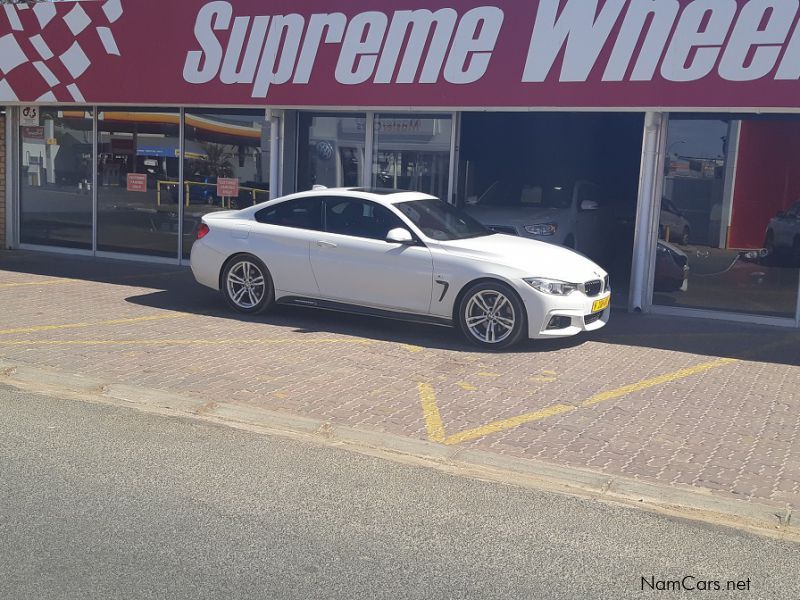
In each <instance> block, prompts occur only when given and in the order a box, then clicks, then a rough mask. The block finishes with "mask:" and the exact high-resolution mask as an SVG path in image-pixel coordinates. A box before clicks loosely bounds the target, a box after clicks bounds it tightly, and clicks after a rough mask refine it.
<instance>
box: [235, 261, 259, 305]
mask: <svg viewBox="0 0 800 600" xmlns="http://www.w3.org/2000/svg"><path fill="white" fill-rule="evenodd" d="M225 283H226V286H227V289H228V297H229V298H230V299H231V302H233V303H234V304H235V305H236V306H238V307H239V308H243V309H251V308H255V307H256V306H258V304H259V303H260V302H261V301H262V300H263V299H264V294H266V292H267V285H266V280H265V279H264V273H262V272H261V269H260V268H259V267H258V265H256V264H255V263H253V262H250V261H249V260H240V261H239V262H237V263H236V264H235V265H233V267H231V269H230V270H229V271H228V277H227V278H226V282H225Z"/></svg>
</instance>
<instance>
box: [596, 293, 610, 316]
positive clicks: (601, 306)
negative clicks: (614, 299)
mask: <svg viewBox="0 0 800 600" xmlns="http://www.w3.org/2000/svg"><path fill="white" fill-rule="evenodd" d="M609 304H611V296H608V297H607V298H603V299H602V300H597V301H596V302H595V303H594V304H592V312H593V313H596V312H600V311H601V310H605V309H607V308H608V305H609Z"/></svg>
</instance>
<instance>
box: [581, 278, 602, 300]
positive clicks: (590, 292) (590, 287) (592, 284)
mask: <svg viewBox="0 0 800 600" xmlns="http://www.w3.org/2000/svg"><path fill="white" fill-rule="evenodd" d="M583 289H584V290H585V291H586V295H587V296H589V297H590V298H591V297H593V296H599V295H600V294H601V293H602V291H603V282H602V281H600V280H599V279H596V280H594V281H587V282H586V283H584V284H583Z"/></svg>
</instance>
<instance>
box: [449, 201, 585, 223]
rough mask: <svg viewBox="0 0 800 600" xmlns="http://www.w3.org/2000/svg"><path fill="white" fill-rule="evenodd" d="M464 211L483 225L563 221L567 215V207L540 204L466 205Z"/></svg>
mask: <svg viewBox="0 0 800 600" xmlns="http://www.w3.org/2000/svg"><path fill="white" fill-rule="evenodd" d="M464 211H465V212H466V213H467V214H469V215H471V216H472V217H473V218H475V219H477V220H478V221H479V222H481V223H483V224H484V225H518V226H523V227H524V226H525V225H537V224H539V223H550V222H563V220H564V219H566V218H567V217H568V216H569V213H570V210H569V209H568V208H547V207H541V206H524V205H520V206H467V207H465V208H464Z"/></svg>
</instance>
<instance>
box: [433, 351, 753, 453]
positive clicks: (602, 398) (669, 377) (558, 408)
mask: <svg viewBox="0 0 800 600" xmlns="http://www.w3.org/2000/svg"><path fill="white" fill-rule="evenodd" d="M737 362H740V361H739V360H737V359H732V358H720V359H718V360H714V361H711V362H707V363H702V364H699V365H695V366H694V367H689V368H686V369H680V370H678V371H675V372H673V373H667V374H666V375H659V376H658V377H652V378H650V379H644V380H642V381H639V382H637V383H632V384H630V385H624V386H622V387H619V388H616V389H614V390H609V391H607V392H601V393H599V394H595V395H594V396H592V397H591V398H589V399H588V400H584V401H583V402H582V403H581V404H580V405H578V406H571V405H568V404H553V405H551V406H548V407H546V408H543V409H542V410H539V411H536V412H532V413H527V414H524V415H520V416H518V417H510V418H508V419H502V420H499V421H493V422H491V423H488V424H486V425H482V426H480V427H475V428H473V429H468V430H466V431H462V432H460V433H456V434H453V435H446V433H445V429H444V424H443V422H442V417H441V415H440V413H439V407H438V405H437V404H436V392H435V390H434V389H433V386H432V385H430V384H427V383H420V384H418V388H419V397H420V403H421V404H422V414H423V417H424V419H425V424H426V427H427V429H428V439H429V440H430V441H432V442H439V443H442V444H446V445H448V446H452V445H454V444H460V443H463V442H468V441H471V440H476V439H478V438H482V437H485V436H487V435H491V434H493V433H499V432H501V431H507V430H509V429H513V428H515V427H519V426H520V425H524V424H525V423H532V422H534V421H541V420H542V419H547V418H549V417H555V416H557V415H562V414H566V413H568V412H572V411H574V410H577V409H579V408H589V407H592V406H596V405H597V404H600V403H601V402H606V401H608V400H615V399H617V398H622V397H624V396H627V395H629V394H632V393H634V392H638V391H641V390H645V389H648V388H651V387H655V386H658V385H663V384H665V383H670V382H672V381H678V380H680V379H686V378H687V377H691V376H693V375H697V374H698V373H703V372H706V371H710V370H712V369H717V368H719V367H723V366H725V365H729V364H733V363H737Z"/></svg>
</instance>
